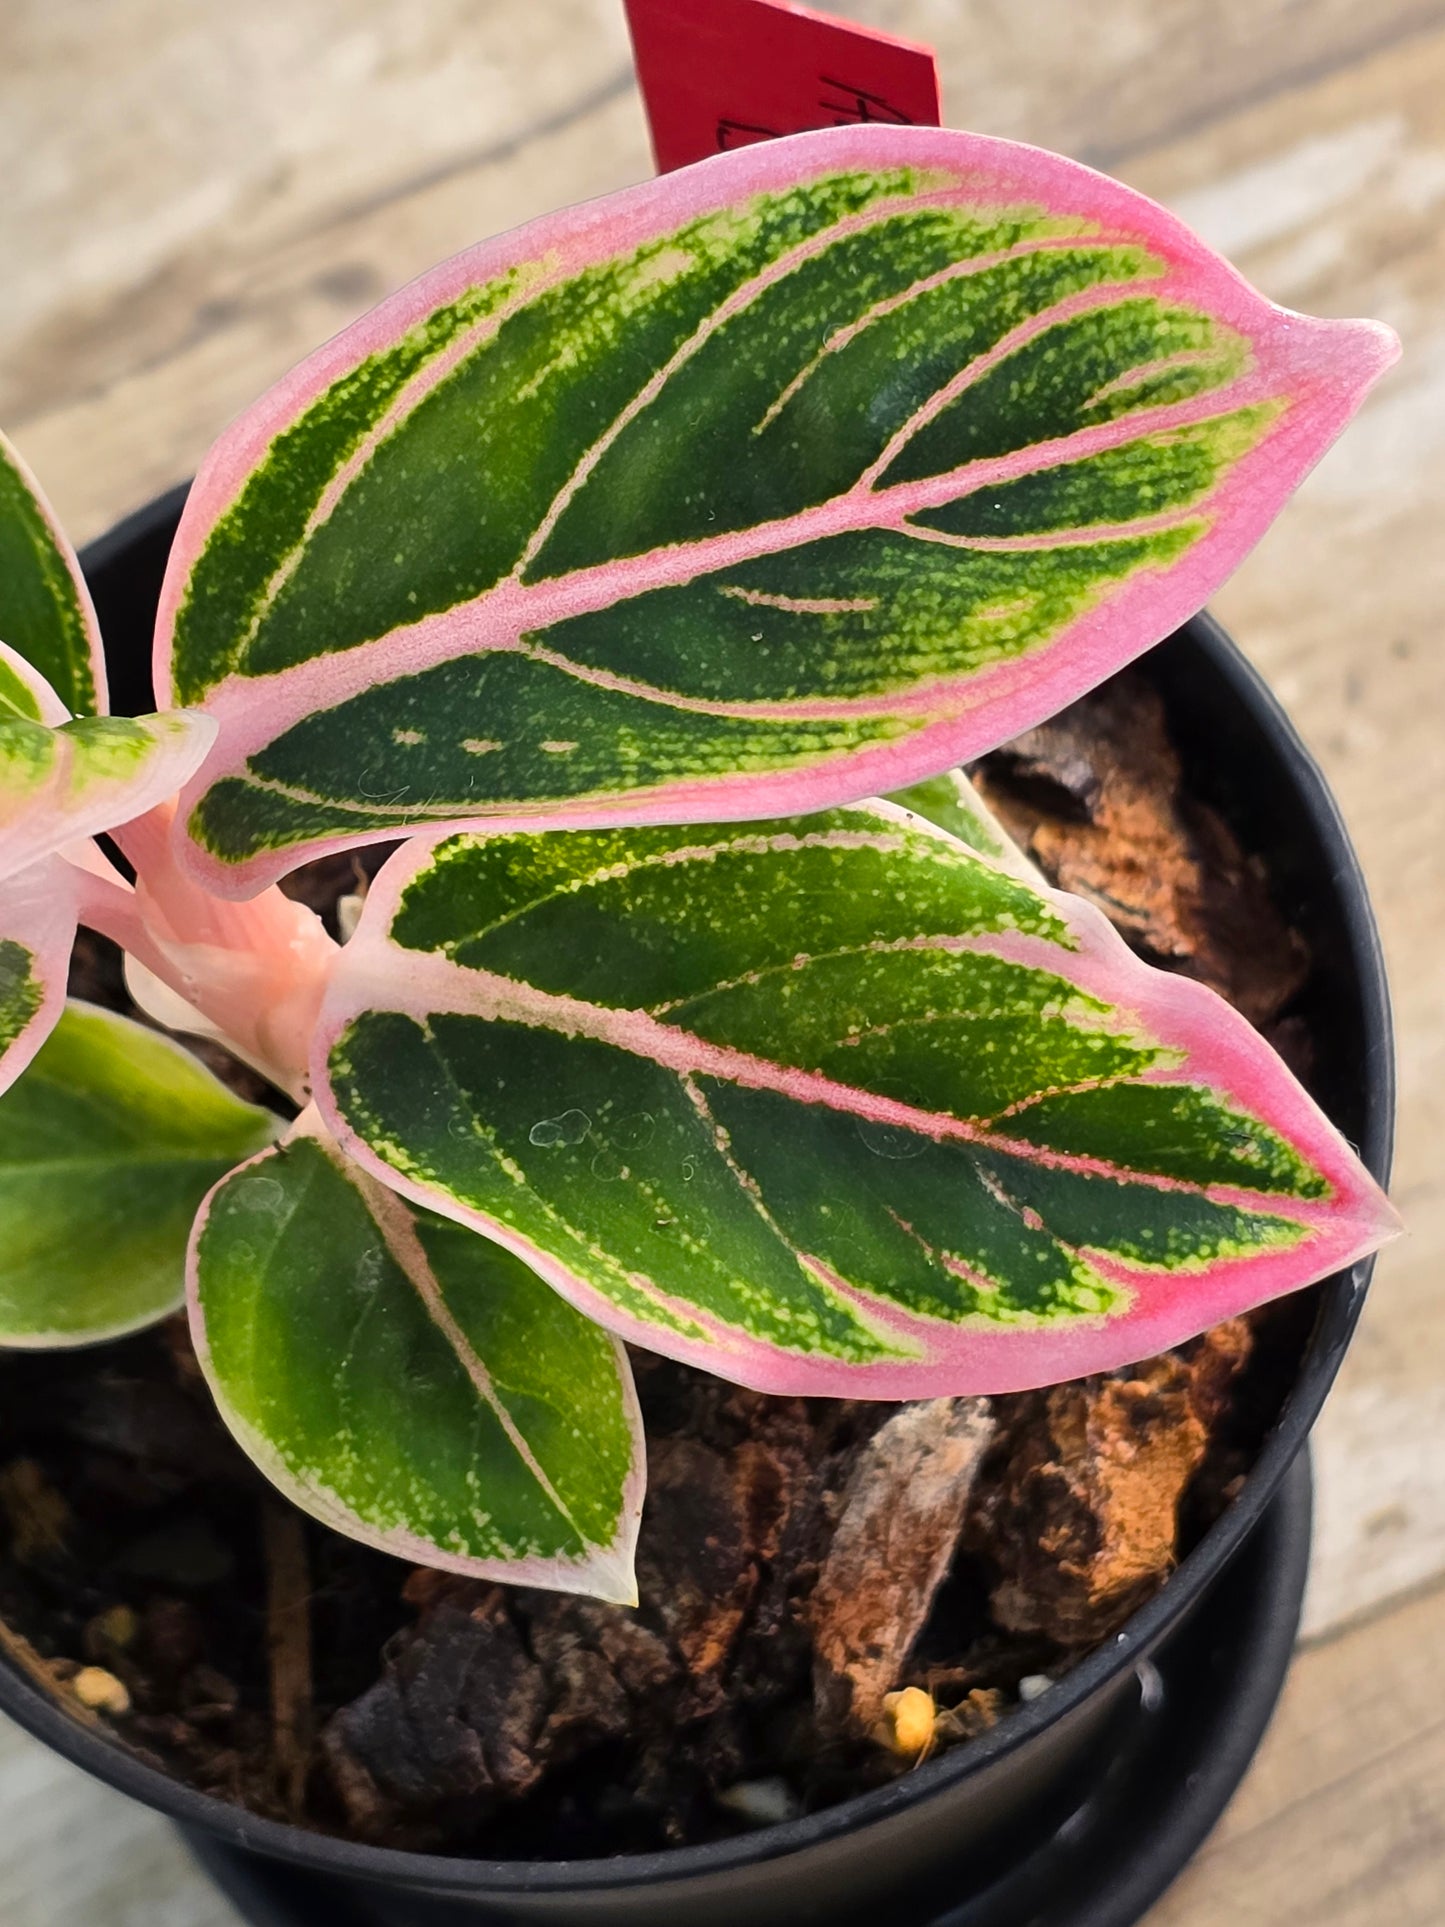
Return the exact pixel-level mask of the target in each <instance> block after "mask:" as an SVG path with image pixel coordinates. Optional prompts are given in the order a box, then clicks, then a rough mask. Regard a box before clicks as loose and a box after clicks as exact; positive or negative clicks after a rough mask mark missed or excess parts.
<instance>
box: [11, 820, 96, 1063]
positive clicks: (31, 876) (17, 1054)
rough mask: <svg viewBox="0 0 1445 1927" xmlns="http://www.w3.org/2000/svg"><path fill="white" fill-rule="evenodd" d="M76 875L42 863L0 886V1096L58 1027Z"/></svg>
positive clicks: (54, 861)
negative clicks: (0, 1092)
mask: <svg viewBox="0 0 1445 1927" xmlns="http://www.w3.org/2000/svg"><path fill="white" fill-rule="evenodd" d="M79 881H80V879H79V873H78V872H77V871H75V870H74V869H72V868H71V866H70V864H68V863H66V862H65V861H64V860H63V858H61V857H56V856H52V857H45V858H43V859H42V860H41V861H40V862H39V863H35V864H32V865H31V866H30V868H29V869H27V870H22V871H20V872H19V874H18V875H15V876H10V877H6V878H5V880H4V881H3V882H0V1091H7V1090H9V1088H10V1086H11V1085H12V1084H13V1083H14V1082H15V1080H16V1078H17V1077H19V1075H20V1073H21V1072H22V1071H23V1070H24V1069H25V1067H26V1066H27V1065H28V1064H29V1062H30V1060H31V1059H32V1058H33V1057H34V1055H35V1053H36V1051H38V1050H39V1049H40V1046H41V1045H42V1044H43V1043H44V1042H45V1040H46V1038H47V1037H48V1036H49V1035H50V1033H51V1031H52V1030H54V1028H55V1026H56V1024H57V1023H58V1022H59V1021H60V1013H61V1012H62V1011H63V1010H64V1008H65V986H66V978H67V975H68V973H69V970H70V951H71V946H72V945H73V944H74V942H75V930H76V921H77V908H78V893H77V887H78V884H79Z"/></svg>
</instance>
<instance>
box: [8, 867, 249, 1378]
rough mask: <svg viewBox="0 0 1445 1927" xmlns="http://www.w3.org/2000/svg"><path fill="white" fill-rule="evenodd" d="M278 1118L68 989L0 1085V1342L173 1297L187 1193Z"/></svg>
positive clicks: (77, 1334) (76, 1340)
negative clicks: (45, 1029)
mask: <svg viewBox="0 0 1445 1927" xmlns="http://www.w3.org/2000/svg"><path fill="white" fill-rule="evenodd" d="M60 867H63V866H59V865H57V868H60ZM275 1129H276V1119H275V1118H273V1117H272V1116H271V1115H270V1114H269V1113H268V1112H266V1111H262V1110H258V1109H257V1108H256V1106H255V1105H252V1104H243V1103H242V1102H241V1100H240V1099H239V1098H237V1097H234V1096H233V1095H232V1094H231V1092H230V1091H228V1090H227V1089H226V1087H225V1085H224V1084H222V1083H220V1082H219V1081H218V1080H217V1079H216V1078H214V1077H213V1076H212V1075H211V1073H210V1072H209V1071H208V1070H206V1069H205V1067H204V1066H203V1065H201V1064H199V1063H198V1062H197V1061H196V1059H195V1058H194V1057H192V1056H191V1055H190V1053H189V1052H188V1051H185V1050H182V1049H181V1048H180V1046H179V1045H178V1044H173V1043H172V1042H171V1041H170V1039H169V1038H166V1037H161V1036H159V1035H157V1033H156V1032H155V1031H152V1030H146V1029H145V1028H144V1027H143V1026H142V1025H140V1024H136V1023H132V1022H131V1021H130V1019H129V1018H126V1017H118V1016H116V1015H115V1014H114V1012H112V1011H109V1010H100V1009H97V1008H94V1007H93V1006H91V1005H87V1004H78V1003H73V1004H70V1005H68V1006H67V1007H66V1009H65V1011H64V1013H63V1014H62V1016H61V1018H60V1021H59V1024H58V1025H57V1026H56V1028H55V1030H54V1032H53V1033H52V1035H51V1036H50V1037H49V1038H48V1040H47V1041H46V1042H45V1044H44V1046H43V1048H42V1049H41V1050H40V1052H39V1054H38V1055H37V1056H36V1058H35V1061H34V1063H33V1064H32V1065H31V1067H30V1074H29V1076H28V1077H27V1078H26V1079H25V1080H24V1082H23V1083H21V1084H19V1085H18V1086H17V1087H16V1088H15V1089H14V1090H12V1091H9V1092H7V1094H6V1095H5V1096H4V1098H0V1345H21V1346H37V1347H42V1346H43V1347H46V1348H53V1347H56V1346H63V1345H85V1344H90V1343H92V1342H93V1341H95V1340H97V1339H101V1338H116V1337H119V1336H120V1335H121V1334H122V1333H124V1332H128V1331H133V1330H135V1329H137V1328H138V1327H139V1326H141V1325H146V1324H149V1323H150V1322H151V1321H152V1320H154V1319H156V1318H160V1317H163V1316H164V1315H165V1313H167V1312H169V1311H174V1310H175V1308H176V1306H177V1305H178V1304H179V1303H180V1302H181V1299H182V1297H183V1295H184V1291H185V1259H186V1238H187V1235H188V1233H189V1231H190V1228H191V1221H192V1219H193V1218H194V1217H195V1214H196V1208H197V1206H198V1205H199V1204H200V1202H201V1199H202V1198H203V1197H204V1196H205V1195H206V1193H207V1191H209V1189H210V1188H211V1186H212V1185H213V1184H214V1183H215V1182H216V1180H217V1178H218V1177H220V1176H221V1175H222V1173H223V1172H225V1171H227V1170H228V1169H229V1168H230V1167H231V1166H232V1165H233V1164H235V1163H236V1162H237V1160H238V1159H240V1158H244V1157H250V1156H251V1155H252V1153H253V1152H255V1151H256V1150H258V1149H259V1148H260V1147H261V1146H262V1145H263V1144H265V1143H267V1142H268V1141H269V1140H270V1138H271V1137H272V1135H273V1134H274V1131H275Z"/></svg>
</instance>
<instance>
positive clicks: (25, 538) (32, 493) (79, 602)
mask: <svg viewBox="0 0 1445 1927" xmlns="http://www.w3.org/2000/svg"><path fill="white" fill-rule="evenodd" d="M0 642H3V643H8V644H9V646H10V647H11V648H12V649H14V650H15V651H16V652H17V653H18V654H19V655H21V656H23V657H24V658H25V660H26V662H28V663H30V664H31V665H32V667H34V668H36V669H38V670H39V671H40V673H41V675H42V676H44V678H45V680H46V681H47V682H48V683H49V684H50V686H51V688H52V689H54V691H55V693H56V694H57V696H59V698H60V700H61V701H62V702H63V703H64V705H65V707H66V709H67V710H69V712H70V714H71V715H72V716H95V715H98V714H101V713H102V712H103V711H104V709H105V663H104V658H103V657H102V655H101V653H100V632H99V630H98V628H97V626H96V620H95V610H94V608H93V607H92V606H91V601H90V592H89V590H88V589H87V588H86V586H85V578H84V577H83V576H82V575H81V573H80V564H79V562H78V561H77V560H76V556H75V551H74V549H72V548H71V546H70V544H69V542H68V541H67V540H66V538H65V536H64V534H63V533H62V532H61V529H60V526H59V524H58V523H57V522H56V520H55V517H54V515H53V513H52V512H51V510H50V507H49V505H48V504H47V502H46V500H45V497H44V496H43V495H42V494H41V493H40V489H39V487H38V485H37V483H36V481H35V478H34V476H33V475H32V474H31V473H30V471H29V469H27V468H26V466H25V464H24V463H23V462H22V461H21V459H20V457H19V456H18V455H17V454H16V452H15V450H14V449H13V448H12V447H11V446H10V444H9V442H7V441H6V440H5V438H4V436H3V435H0ZM13 682H14V678H13V675H12V674H11V673H10V672H9V671H8V669H6V668H5V666H4V665H0V703H4V704H7V705H14V704H16V702H17V698H16V692H15V690H14V688H13V687H12V684H13ZM18 706H19V708H20V713H21V714H23V715H35V714H37V713H38V712H36V711H35V710H34V709H33V708H32V707H30V706H29V704H28V703H26V702H25V700H24V698H23V697H21V699H20V700H19V704H18Z"/></svg>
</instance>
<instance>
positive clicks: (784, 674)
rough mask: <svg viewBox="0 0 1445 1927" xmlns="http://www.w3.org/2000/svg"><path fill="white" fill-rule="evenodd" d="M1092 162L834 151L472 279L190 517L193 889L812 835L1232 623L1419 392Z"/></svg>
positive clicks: (779, 157) (829, 142) (665, 184)
mask: <svg viewBox="0 0 1445 1927" xmlns="http://www.w3.org/2000/svg"><path fill="white" fill-rule="evenodd" d="M1394 352H1395V344H1394V342H1393V337H1391V336H1390V334H1389V331H1388V330H1385V329H1382V328H1380V327H1378V326H1376V325H1375V324H1370V323H1361V322H1318V321H1313V320H1309V319H1307V318H1305V317H1303V316H1300V315H1286V314H1284V313H1283V312H1282V311H1281V310H1279V309H1276V308H1272V307H1271V306H1270V305H1269V304H1268V303H1267V302H1265V301H1263V300H1261V299H1260V298H1259V297H1257V296H1256V295H1254V294H1253V293H1252V292H1251V291H1250V290H1248V289H1247V288H1246V287H1245V286H1244V285H1243V283H1241V282H1240V280H1239V279H1238V277H1237V276H1235V275H1234V274H1233V273H1232V272H1231V271H1230V270H1229V269H1228V268H1227V267H1226V266H1225V265H1224V264H1223V263H1222V262H1220V261H1218V260H1217V259H1216V258H1214V257H1213V256H1211V255H1210V254H1209V252H1208V250H1207V249H1205V248H1204V247H1203V246H1202V244H1201V243H1200V242H1199V241H1198V240H1197V239H1196V238H1195V237H1193V236H1191V235H1189V234H1188V233H1187V231H1186V230H1184V229H1183V228H1181V227H1180V226H1179V225H1178V224H1177V223H1176V222H1175V221H1173V220H1172V219H1171V218H1170V217H1169V216H1168V215H1167V214H1165V213H1164V212H1163V210H1162V209H1160V208H1158V207H1156V206H1154V205H1153V204H1152V203H1151V202H1148V201H1146V200H1144V199H1143V198H1142V197H1141V196H1138V195H1134V194H1131V193H1130V192H1129V191H1128V190H1127V189H1125V188H1122V187H1120V186H1118V185H1117V184H1114V183H1110V182H1107V181H1104V180H1102V179H1101V178H1100V177H1099V176H1098V175H1095V174H1091V173H1089V172H1088V170H1086V169H1083V168H1079V167H1076V166H1075V165H1074V164H1073V163H1071V162H1069V161H1066V160H1063V159H1060V158H1059V157H1057V156H1051V155H1045V154H1042V153H1039V152H1037V151H1036V150H1032V149H1026V148H1022V147H1019V146H1017V145H1013V144H1010V143H1005V142H998V141H992V140H988V139H984V138H983V137H981V136H977V135H967V134H959V133H952V132H946V131H940V130H934V129H923V128H883V127H879V126H870V127H866V128H861V129H844V128H835V129H831V130H826V131H824V132H822V133H815V134H808V135H806V136H801V137H799V138H797V139H795V140H783V141H777V142H769V143H763V144H760V145H759V146H757V147H753V148H749V149H746V150H743V151H739V152H737V153H731V154H724V155H720V156H719V157H718V158H717V159H716V160H715V161H713V162H710V163H709V164H708V165H707V166H706V167H701V168H690V169H687V170H685V171H684V172H682V173H680V174H674V175H672V176H669V177H668V178H667V179H665V180H660V181H655V182H651V183H648V184H647V185H646V186H643V187H639V188H635V189H630V190H628V191H627V192H626V193H624V194H621V195H617V196H614V197H612V198H611V199H609V200H606V201H601V202H592V203H589V204H588V205H587V206H586V207H585V208H581V209H574V210H568V211H566V212H564V213H562V214H559V215H556V216H552V217H550V218H548V219H547V220H545V221H542V222H539V223H534V224H533V225H532V226H530V227H528V228H523V229H521V230H519V231H518V232H517V233H515V234H512V235H508V236H506V237H504V238H503V239H501V240H499V241H496V242H493V243H489V244H487V245H485V246H483V247H480V248H477V249H474V250H472V251H471V252H470V253H468V254H466V255H463V256H460V257H458V259H457V260H456V261H453V262H449V263H446V264H444V265H443V266H442V267H440V268H438V269H436V270H434V271H433V272H432V273H431V274H429V275H427V276H425V277H424V278H423V279H422V280H421V281H419V282H417V283H415V284H414V285H413V286H412V287H411V288H408V289H404V290H403V291H402V292H401V293H400V294H398V295H396V296H395V297H393V298H392V299H391V300H390V301H388V302H386V303H385V304H383V305H382V306H381V307H380V308H378V309H376V310H375V311H374V312H373V313H372V314H370V315H367V316H364V317H363V318H362V319H361V320H360V321H359V322H357V323H356V324H355V326H354V327H353V328H351V329H349V330H347V331H346V333H344V334H343V335H341V336H340V337H338V338H337V339H336V340H335V341H333V342H330V343H328V344H327V346H326V347H325V348H323V349H322V350H320V351H319V353H318V354H316V355H315V356H313V357H312V358H311V360H310V361H309V362H307V363H306V364H305V365H304V366H303V367H302V368H300V369H298V370H296V371H295V372H294V373H293V374H291V375H289V376H288V377H287V378H286V380H285V381H284V382H282V383H281V384H279V385H278V387H277V388H276V389H275V390H273V391H272V393H271V394H270V395H268V396H265V397H263V398H262V400H261V401H260V402H258V403H257V404H256V406H255V407H254V408H252V409H251V410H250V411H249V412H248V413H247V414H246V415H245V416H244V417H243V418H242V419H241V420H240V421H239V422H238V423H237V424H236V425H235V426H234V427H233V428H232V429H231V430H230V431H228V433H227V434H226V435H225V436H224V437H223V438H222V440H221V442H220V443H218V444H217V446H216V448H215V449H214V450H213V451H212V453H211V455H210V457H209V458H208V460H207V462H206V463H205V465H204V467H203V469H202V472H201V474H200V476H199V477H198V479H197V482H196V486H195V488H194V489H193V490H192V493H191V496H190V499H189V501H188V503H187V507H186V513H185V517H184V519H183V521H182V525H181V529H180V532H179V534H178V537H177V544H176V550H175V554H174V559H173V569H172V575H171V579H170V583H169V586H168V590H167V594H166V597H165V599H164V605H163V608H162V611H161V620H160V624H159V628H158V632H157V648H158V658H157V686H158V687H160V686H163V684H164V681H165V679H166V677H169V679H170V686H171V687H172V689H173V690H174V692H175V698H176V700H177V701H179V702H185V703H190V702H193V701H200V700H204V701H205V702H206V705H207V707H208V709H209V710H210V711H211V712H212V713H213V714H214V715H215V716H216V717H217V719H218V722H219V724H220V734H219V736H218V738H217V741H216V745H215V747H214V749H213V750H212V751H211V753H210V755H209V757H208V759H207V763H206V765H205V767H204V769H203V770H202V772H201V774H200V775H199V776H198V777H197V778H196V779H195V780H194V781H193V782H192V784H191V785H190V786H189V787H188V789H187V791H186V795H185V798H184V799H183V810H182V818H181V822H182V827H183V829H184V830H185V831H186V833H188V834H189V836H190V838H191V839H192V842H193V847H192V849H191V852H190V855H191V859H192V861H193V862H195V863H196V864H198V865H199V866H200V867H201V868H202V869H203V870H204V871H205V873H206V874H207V875H208V877H209V878H210V879H211V880H212V882H213V884H214V885H215V887H217V888H220V889H223V890H225V891H226V892H227V893H228V894H237V895H245V894H247V893H249V892H250V891H251V890H253V889H254V888H256V887H257V886H258V885H259V884H260V883H261V882H263V881H266V880H269V879H273V878H275V877H276V876H278V875H280V874H281V873H283V872H284V871H285V870H287V869H289V868H291V867H293V866H294V865H295V863H296V862H297V861H299V860H300V858H301V856H302V855H304V854H306V853H308V852H316V851H320V850H324V849H329V848H340V847H344V846H346V845H348V844H354V843H356V842H358V841H365V840H373V839H376V838H380V837H389V836H393V835H395V834H396V832H397V830H398V829H401V828H406V827H415V826H424V827H427V828H430V829H436V828H439V827H442V826H444V825H447V824H466V823H475V822H477V821H479V820H481V819H487V820H489V821H491V822H494V823H496V824H497V825H498V826H500V827H506V828H517V827H525V825H526V824H527V823H528V821H529V820H531V819H532V818H534V817H537V816H545V817H547V818H548V819H549V820H550V821H552V822H553V823H555V824H558V825H564V826H566V825H570V826H576V825H589V824H598V823H608V822H621V821H629V822H686V821H699V820H701V821H717V820H719V819H720V818H734V819H735V818H745V817H773V816H780V815H784V814H788V813H791V812H794V811H800V810H807V809H811V808H817V807H822V806H826V805H830V804H834V803H837V802H839V801H846V800H848V799H850V798H852V797H856V796H859V795H861V794H866V793H867V792H868V791H870V790H885V791H886V790H891V789H894V788H897V787H900V786H904V785H906V784H909V783H911V782H915V781H917V780H919V779H920V778H923V777H926V776H928V775H930V774H931V773H932V772H934V771H936V770H939V769H942V768H945V767H947V766H948V765H949V764H953V763H958V762H961V761H964V760H966V759H968V758H969V757H971V756H975V755H978V754H980V753H981V752H982V751H983V750H985V749H987V748H990V747H992V746H993V745H994V744H996V743H998V742H1000V741H1002V740H1004V739H1005V738H1006V737H1008V736H1011V735H1014V734H1017V733H1018V731H1020V730H1021V729H1024V728H1026V727H1028V726H1029V725H1030V724H1032V723H1035V722H1038V721H1039V720H1041V719H1042V718H1043V717H1044V716H1046V715H1048V714H1050V713H1052V712H1053V711H1054V710H1056V709H1058V708H1059V707H1060V706H1061V705H1062V704H1063V703H1064V702H1065V701H1067V700H1069V699H1070V698H1071V697H1073V696H1075V695H1077V694H1079V693H1080V692H1081V691H1082V690H1083V689H1084V688H1086V687H1088V686H1089V685H1090V684H1092V683H1093V682H1097V681H1098V680H1099V679H1100V678H1102V677H1103V676H1104V675H1105V674H1107V673H1108V672H1109V671H1110V670H1112V669H1114V668H1117V667H1118V666H1119V665H1121V664H1122V663H1124V662H1125V661H1127V660H1129V659H1130V658H1131V657H1132V656H1135V655H1137V654H1138V653H1139V652H1140V651H1141V650H1142V649H1144V648H1147V647H1148V646H1149V645H1150V644H1152V643H1154V642H1156V641H1158V640H1159V638H1160V637H1161V636H1163V635H1165V634H1167V633H1168V632H1169V630H1170V629H1172V628H1173V627H1175V626H1176V625H1177V624H1178V623H1179V622H1180V621H1181V620H1183V619H1184V618H1185V617H1187V616H1189V615H1191V614H1192V613H1193V612H1194V611H1195V610H1196V609H1198V608H1199V607H1200V606H1201V604H1202V603H1203V602H1204V600H1205V598H1206V597H1207V595H1208V594H1209V593H1210V592H1211V590H1212V589H1213V588H1214V587H1215V586H1216V585H1217V584H1218V583H1219V582H1220V581H1221V580H1223V578H1224V577H1225V576H1226V575H1227V574H1228V572H1229V571H1230V569H1231V568H1232V567H1233V566H1234V565H1235V563H1236V562H1237V561H1238V560H1239V559H1240V557H1241V556H1242V555H1243V554H1245V553H1246V552H1247V550H1248V549H1249V548H1250V547H1251V546H1252V545H1253V543H1254V542H1255V541H1256V540H1257V539H1258V538H1259V536H1260V534H1261V533H1262V532H1263V530H1264V529H1265V527H1266V526H1267V524H1268V522H1269V521H1270V519H1271V518H1272V516H1273V515H1274V513H1275V512H1276V511H1277V510H1278V508H1279V506H1280V504H1281V502H1282V501H1283V500H1284V498H1285V497H1286V496H1287V494H1288V493H1289V491H1290V489H1291V488H1293V487H1294V486H1295V484H1296V483H1297V482H1298V481H1299V479H1300V477H1301V476H1302V475H1303V474H1304V473H1305V471H1306V470H1307V469H1308V468H1309V466H1310V465H1311V464H1312V463H1313V462H1314V461H1315V460H1316V459H1317V458H1318V456H1319V455H1320V453H1321V452H1322V451H1323V449H1324V448H1325V447H1326V446H1328V444H1329V442H1330V441H1331V440H1333V438H1334V436H1335V435H1336V434H1337V433H1338V432H1339V430H1340V428H1341V427H1342V426H1343V424H1344V422H1345V421H1346V419H1347V418H1348V416H1349V415H1350V414H1351V413H1352V412H1353V410H1354V409H1355V408H1356V407H1357V406H1358V404H1359V401H1360V399H1361V397H1362V396H1363V394H1364V392H1365V390H1366V388H1367V387H1368V386H1369V385H1370V383H1371V382H1372V381H1373V380H1374V379H1375V378H1376V377H1377V376H1378V374H1379V373H1380V372H1381V371H1382V370H1383V369H1384V368H1385V367H1386V366H1387V365H1388V364H1389V362H1390V360H1391V359H1393V355H1394Z"/></svg>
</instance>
